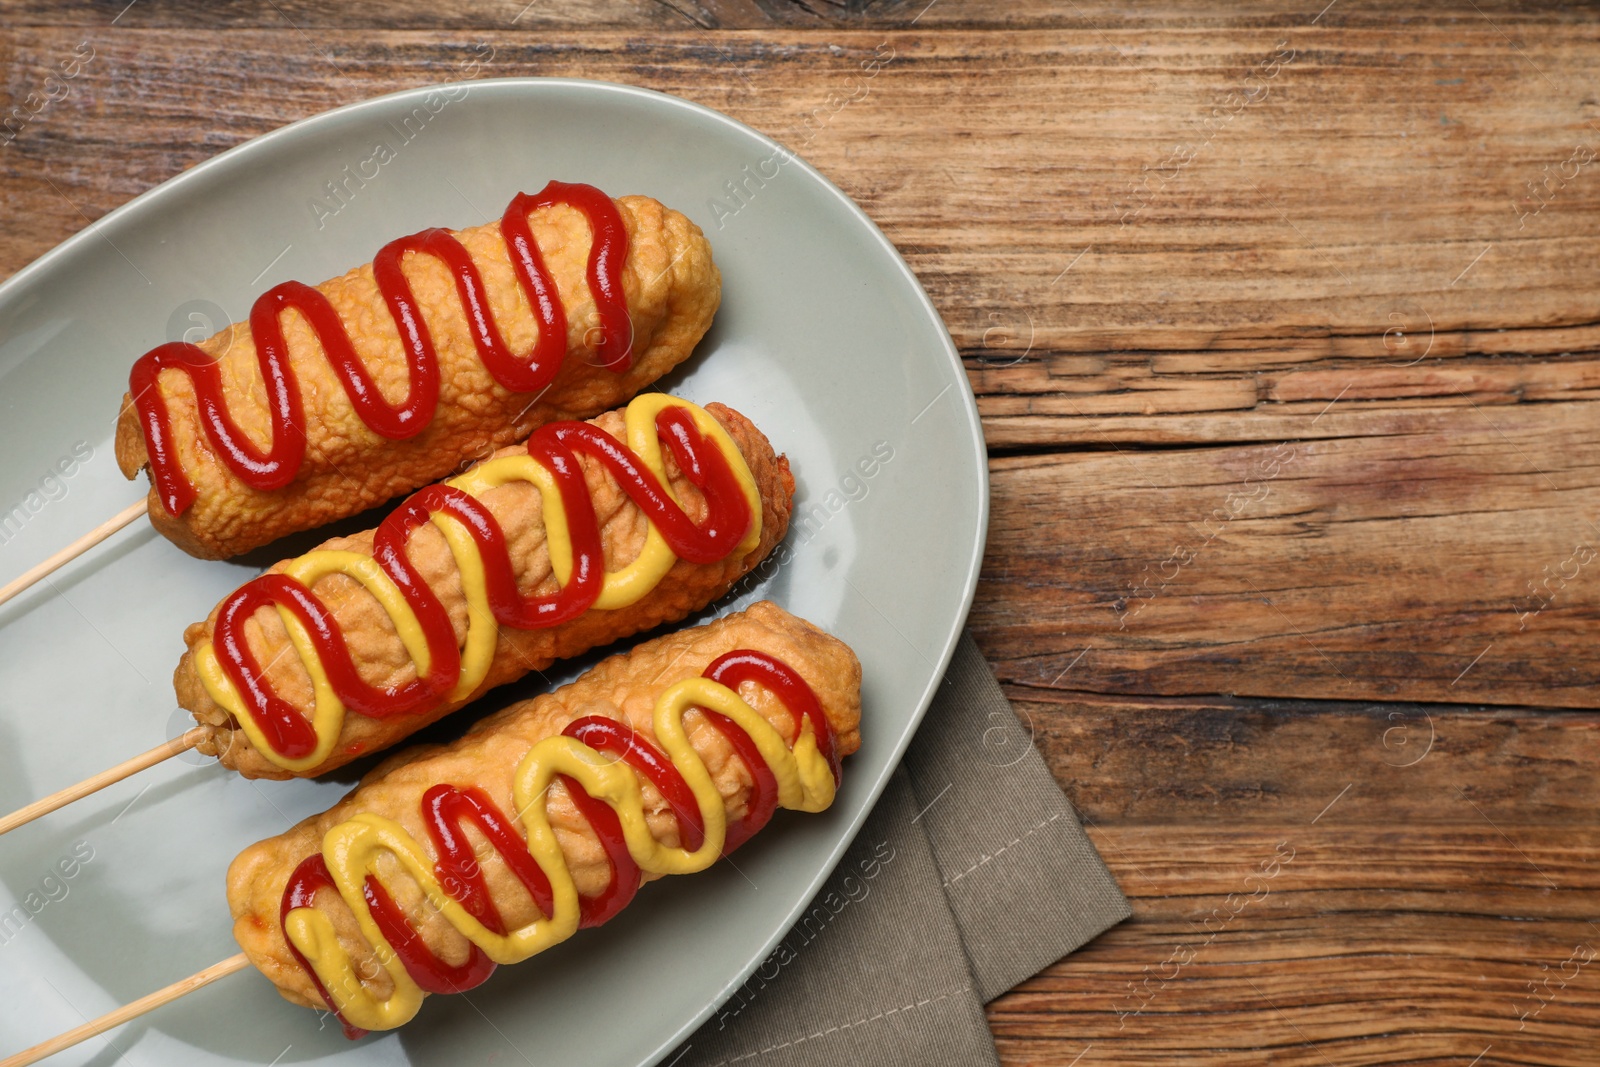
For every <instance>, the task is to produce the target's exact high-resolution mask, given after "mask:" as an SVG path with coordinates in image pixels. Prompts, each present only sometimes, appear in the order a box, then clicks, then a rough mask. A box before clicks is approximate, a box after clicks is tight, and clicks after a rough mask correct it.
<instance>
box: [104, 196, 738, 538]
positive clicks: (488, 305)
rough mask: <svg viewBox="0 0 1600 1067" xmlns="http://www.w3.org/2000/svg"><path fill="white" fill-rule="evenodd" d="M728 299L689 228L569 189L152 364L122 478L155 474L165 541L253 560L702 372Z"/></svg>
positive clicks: (292, 287)
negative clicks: (274, 546) (705, 342)
mask: <svg viewBox="0 0 1600 1067" xmlns="http://www.w3.org/2000/svg"><path fill="white" fill-rule="evenodd" d="M720 299H721V277H720V275H719V273H718V271H717V268H716V266H715V264H714V263H713V262H712V260H711V250H710V246H709V245H708V244H707V242H706V240H705V237H704V236H703V235H702V234H701V232H700V230H699V228H698V227H696V226H695V225H694V224H693V223H692V222H690V221H689V220H688V219H686V218H685V217H684V216H682V215H680V214H678V213H677V212H675V211H671V210H668V209H667V208H665V207H663V206H662V205H661V204H659V203H657V202H656V201H654V200H651V199H649V198H647V197H639V196H629V197H623V198H622V199H620V200H615V201H613V200H611V199H610V198H609V197H607V196H605V195H604V194H603V193H601V192H600V191H599V190H597V189H595V188H593V187H592V186H587V185H568V184H563V183H561V182H551V183H550V185H549V186H547V187H546V188H545V189H544V190H543V191H542V192H540V193H538V194H535V195H531V196H530V195H528V194H522V195H519V196H518V197H517V198H515V199H514V200H513V201H512V202H511V204H510V206H509V207H508V208H507V209H506V212H505V215H504V216H503V218H502V219H501V220H500V221H498V222H495V223H490V224H485V225H482V226H476V227H473V228H471V229H468V230H464V231H460V232H454V233H453V232H451V231H447V230H441V229H434V230H425V231H423V232H421V233H418V234H414V235H412V236H410V237H403V238H400V239H399V240H397V241H393V242H391V243H390V244H388V245H386V246H385V247H384V248H383V249H381V250H380V251H379V252H378V254H377V256H376V257H375V258H374V260H373V261H372V262H371V263H368V264H365V265H363V266H361V267H357V268H356V269H354V270H352V271H350V272H349V273H347V274H345V275H344V276H343V277H340V278H335V279H333V280H331V281H327V282H324V283H322V284H321V285H319V286H317V287H315V288H312V287H310V286H307V285H303V284H300V283H298V282H285V283H284V284H282V285H279V286H276V287H275V288H273V289H271V290H269V291H268V292H267V293H265V294H264V295H263V296H262V297H261V298H260V299H259V300H257V301H256V303H255V306H254V307H253V308H252V310H251V312H250V316H249V320H248V322H246V323H236V324H234V325H232V326H229V327H228V328H226V329H224V330H222V331H221V332H220V333H218V334H216V335H215V336H213V337H211V338H209V339H208V340H206V341H203V342H201V343H200V344H199V345H193V344H188V343H186V342H173V343H170V344H166V345H162V346H160V347H159V348H156V349H154V350H152V351H151V352H149V353H147V354H146V355H145V356H144V357H142V358H141V359H140V360H139V361H138V362H137V363H135V365H134V368H133V371H132V373H131V374H130V376H129V391H128V393H127V394H126V395H125V396H124V397H123V404H122V411H121V415H120V417H119V419H118V422H117V433H116V453H117V462H118V464H119V465H120V466H121V468H122V472H123V474H124V475H126V476H127V477H129V478H134V477H136V476H137V474H138V472H139V471H140V470H141V469H146V468H147V469H148V470H149V472H150V480H151V488H150V497H149V514H150V520H151V522H152V524H153V525H154V526H155V527H156V529H157V530H158V531H160V532H161V533H162V534H163V535H164V536H166V537H167V538H169V539H170V540H171V541H173V542H174V543H175V544H177V545H178V546H179V547H181V548H182V549H184V551H186V552H189V553H190V554H192V555H195V556H199V557H201V558H203V559H223V558H226V557H229V556H234V555H238V554H239V553H241V552H245V551H248V550H249V549H252V548H255V547H257V546H260V545H264V544H266V543H268V542H270V541H273V540H276V539H277V538H279V537H282V536H284V535H285V534H288V533H292V532H295V531H298V530H306V529H311V528H312V527H315V526H319V525H322V524H323V523H326V522H330V521H332V520H334V519H338V518H342V517H344V516H347V515H353V514H356V513H357V512H360V511H362V510H365V509H366V508H369V507H373V506H375V505H377V504H381V503H383V502H384V501H386V500H389V499H391V498H392V497H394V496H396V495H398V494H401V493H405V492H409V491H411V490H413V489H416V488H417V487H419V486H422V485H425V484H427V483H428V482H431V481H434V480H435V479H438V478H440V477H443V476H444V475H446V474H448V473H450V472H451V471H452V470H455V469H458V465H459V464H460V462H461V461H462V459H463V458H464V457H469V456H483V455H487V454H488V453H489V452H491V451H493V450H494V449H496V448H499V447H501V446H504V445H508V444H511V443H512V442H514V441H519V440H522V439H523V438H524V437H526V436H527V435H528V434H529V433H530V432H531V431H532V430H534V429H535V428H537V427H538V426H541V425H543V424H545V423H547V422H551V421H554V420H558V419H569V418H588V417H590V416H592V415H596V414H598V413H600V412H602V411H604V410H606V409H608V408H611V407H614V406H615V405H617V404H620V403H623V402H625V401H626V400H627V399H628V398H630V397H632V396H633V395H634V394H635V393H637V392H638V391H639V390H640V389H642V388H643V387H644V386H646V385H648V384H649V383H650V382H653V381H655V380H656V379H657V378H659V377H660V376H661V375H662V374H664V373H666V372H667V371H668V370H670V369H671V368H672V367H674V366H676V365H677V364H678V363H680V362H682V361H683V360H684V359H686V358H687V357H688V356H689V353H690V351H691V350H692V349H693V348H694V346H695V344H696V343H697V342H698V341H699V340H700V338H701V336H702V335H703V334H704V333H705V331H706V329H707V328H708V327H709V326H710V323H711V318H712V315H713V314H714V313H715V312H716V309H717V305H718V303H719V301H720ZM291 312H292V314H291Z"/></svg>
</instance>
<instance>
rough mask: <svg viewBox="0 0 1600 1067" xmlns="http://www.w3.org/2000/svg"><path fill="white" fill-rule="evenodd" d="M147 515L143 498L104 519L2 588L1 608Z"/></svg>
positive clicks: (148, 510) (147, 510)
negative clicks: (46, 576)
mask: <svg viewBox="0 0 1600 1067" xmlns="http://www.w3.org/2000/svg"><path fill="white" fill-rule="evenodd" d="M149 512H150V498H149V497H145V498H144V499H143V500H141V501H139V502H138V503H137V504H129V505H128V506H127V507H125V508H123V509H122V510H121V511H119V512H117V513H116V514H115V515H113V516H112V517H111V518H109V519H107V520H106V521H105V522H102V523H101V524H100V525H99V526H96V527H95V528H94V529H92V530H90V531H89V532H88V533H86V534H84V535H83V536H82V537H80V538H78V539H77V540H76V541H74V542H72V544H70V545H68V546H67V547H66V548H63V549H62V550H61V551H60V552H57V553H56V554H55V555H53V556H51V557H50V558H49V559H47V560H45V561H44V562H43V563H41V564H39V565H38V566H36V567H30V568H29V569H28V570H27V571H26V572H25V573H24V574H23V575H22V576H21V577H20V578H18V579H17V580H16V581H14V582H7V583H6V584H5V586H4V587H3V588H0V604H4V603H5V602H6V601H8V600H10V599H11V598H12V597H14V596H16V595H17V594H18V593H20V592H22V591H23V590H24V589H26V588H28V587H29V586H30V585H32V584H33V583H34V582H37V581H38V580H39V579H40V578H43V577H44V576H45V575H47V574H51V573H53V572H55V571H57V570H59V569H60V568H61V567H62V566H64V565H65V564H66V563H68V562H69V561H71V560H74V559H77V558H78V557H79V556H81V555H83V554H84V553H85V552H87V551H89V549H91V548H93V547H94V546H95V545H98V544H99V543H100V542H101V541H104V540H105V539H106V538H108V537H110V536H111V535H112V534H114V533H116V532H117V531H118V530H120V529H122V528H123V527H124V526H126V525H128V523H130V522H132V521H133V520H134V519H137V518H138V517H139V516H141V515H147V514H149Z"/></svg>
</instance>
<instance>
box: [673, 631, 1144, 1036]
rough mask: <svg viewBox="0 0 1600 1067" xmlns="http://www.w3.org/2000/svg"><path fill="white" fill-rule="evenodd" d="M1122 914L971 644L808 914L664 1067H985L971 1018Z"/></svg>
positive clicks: (985, 1030) (962, 649) (962, 648)
mask: <svg viewBox="0 0 1600 1067" xmlns="http://www.w3.org/2000/svg"><path fill="white" fill-rule="evenodd" d="M1128 915H1129V908H1128V902H1127V900H1126V899H1125V898H1124V897H1123V895H1122V893H1121V891H1120V890H1118V888H1117V884H1116V882H1115V881H1113V880H1112V878H1111V875H1110V873H1109V872H1108V871H1107V870H1106V866H1105V864H1104V863H1103V862H1102V861H1101V859H1100V856H1099V854H1098V853H1097V852H1096V851H1095V849H1094V846H1093V845H1092V844H1090V842H1089V839H1088V838H1087V837H1086V836H1085V835H1084V832H1083V828H1082V827H1081V826H1080V825H1079V824H1078V819H1077V816H1076V815H1075V814H1074V813H1073V810H1072V806H1071V805H1070V804H1068V803H1067V800H1066V798H1065V797H1064V796H1062V794H1061V790H1060V789H1059V788H1058V787H1057V785H1056V783H1055V779H1054V778H1053V777H1052V776H1051V774H1050V770H1049V768H1047V767H1046V766H1045V764H1044V760H1043V759H1041V758H1040V756H1039V753H1038V751H1037V750H1036V749H1035V748H1034V747H1033V744H1032V736H1031V732H1030V731H1029V729H1028V728H1027V726H1026V725H1024V724H1023V723H1021V722H1019V721H1018V719H1017V717H1016V714H1015V712H1013V710H1012V708H1011V705H1010V703H1009V702H1008V701H1007V700H1006V698H1005V696H1004V694H1002V693H1001V692H1000V687H999V686H998V685H997V684H995V680H994V675H993V674H992V673H991V672H990V670H989V666H988V664H987V663H985V662H984V660H983V657H982V656H981V655H979V653H978V650H977V647H976V646H975V645H974V644H973V643H972V638H971V637H970V636H967V635H965V634H963V635H962V638H961V643H960V644H959V645H958V646H957V648H956V654H955V657H954V658H953V659H952V661H951V663H950V670H949V671H948V673H946V675H945V678H944V683H943V685H942V686H941V688H940V690H939V693H938V695H937V696H935V698H934V701H933V705H932V707H930V708H929V709H928V716H927V719H926V720H925V721H924V722H923V724H922V726H921V728H920V729H919V731H918V733H917V736H916V738H915V739H914V740H913V741H912V743H911V748H910V749H909V751H908V752H907V753H906V757H905V761H904V762H903V763H902V765H901V767H900V769H899V770H897V771H896V772H895V774H894V777H893V778H892V779H891V780H890V782H889V786H888V788H887V789H886V790H885V791H884V794H883V797H882V799H880V800H879V801H878V806H877V807H876V808H875V809H874V810H873V812H872V815H871V816H870V817H869V818H868V819H867V822H866V825H865V826H863V827H862V829H861V833H860V835H859V836H858V837H857V838H856V840H855V842H854V843H853V844H852V845H851V847H850V850H849V852H848V853H847V854H846V856H845V858H844V861H843V862H842V863H840V865H839V867H838V869H837V870H836V871H834V873H833V876H832V878H830V879H829V881H828V883H827V886H826V887H825V888H824V889H823V891H822V892H821V893H820V894H819V895H818V896H817V898H816V900H814V901H812V905H811V909H810V910H809V911H808V912H807V914H806V916H805V917H804V918H803V919H802V920H801V921H800V923H799V925H797V926H796V927H795V928H794V929H793V930H791V931H790V932H789V934H788V935H787V936H786V937H785V938H784V939H783V941H782V942H781V943H780V944H779V947H778V949H777V950H776V951H775V952H774V953H773V954H772V955H771V956H770V957H768V959H767V960H766V961H764V962H763V963H762V965H761V966H760V967H758V968H757V969H756V972H755V974H754V975H752V976H751V977H750V980H749V981H747V982H746V983H745V984H744V985H743V986H742V987H741V988H740V989H739V990H737V991H736V992H735V993H734V994H733V996H732V997H731V998H730V999H729V1000H728V1001H727V1003H725V1004H724V1005H723V1006H722V1007H721V1009H720V1010H719V1011H718V1012H717V1013H716V1014H715V1015H713V1016H712V1017H711V1019H710V1021H709V1022H707V1023H706V1024H705V1025H704V1026H702V1027H701V1028H700V1029H699V1030H697V1031H696V1032H695V1034H694V1036H693V1037H691V1038H690V1039H689V1040H688V1041H687V1042H686V1043H685V1044H684V1045H683V1046H682V1047H681V1048H679V1049H678V1050H677V1051H676V1052H674V1053H673V1054H672V1055H671V1056H668V1057H667V1058H666V1060H665V1061H663V1062H664V1063H665V1064H667V1065H669V1067H734V1065H736V1064H746V1065H752V1067H801V1065H805V1067H857V1065H860V1064H874V1065H878V1064H884V1065H889V1064H907V1065H912V1064H915V1065H917V1067H943V1065H950V1067H981V1065H984V1064H998V1062H999V1060H998V1058H997V1056H996V1054H995V1047H994V1038H993V1037H992V1036H991V1035H990V1033H989V1027H988V1023H987V1021H986V1020H985V1018H984V1014H983V1005H984V1003H985V1002H986V1001H989V1000H992V999H994V998H995V997H997V996H999V995H1000V994H1001V993H1004V992H1005V991H1006V990H1008V989H1010V988H1011V987H1012V986H1014V985H1016V984H1017V983H1018V982H1021V981H1022V980H1024V979H1025V978H1028V977H1029V976H1031V975H1033V974H1036V973H1037V972H1038V971H1040V970H1041V969H1043V968H1044V967H1046V966H1048V965H1049V964H1051V963H1053V962H1055V961H1056V960H1057V959H1060V958H1061V957H1062V956H1064V955H1066V954H1067V953H1069V952H1072V951H1073V950H1074V949H1076V948H1078V947H1079V946H1080V945H1082V944H1084V943H1085V942H1086V941H1088V940H1090V939H1091V938H1093V937H1094V936H1095V935H1097V934H1099V933H1100V932H1101V931H1103V930H1105V929H1107V928H1108V927H1111V926H1114V925H1115V924H1117V923H1119V922H1121V921H1122V920H1123V919H1126V918H1127V917H1128Z"/></svg>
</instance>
